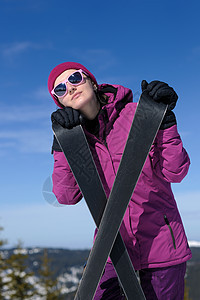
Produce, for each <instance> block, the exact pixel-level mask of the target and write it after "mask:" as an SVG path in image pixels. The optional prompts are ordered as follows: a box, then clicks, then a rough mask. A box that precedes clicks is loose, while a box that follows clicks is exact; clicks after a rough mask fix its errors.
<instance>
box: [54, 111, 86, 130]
mask: <svg viewBox="0 0 200 300" xmlns="http://www.w3.org/2000/svg"><path fill="white" fill-rule="evenodd" d="M80 116H81V114H80V112H79V111H78V110H76V109H73V108H71V107H65V108H62V109H58V110H56V111H54V112H53V113H52V114H51V121H52V123H54V122H57V123H59V124H60V125H61V126H62V127H64V128H67V129H71V128H73V127H75V126H77V125H80V124H81V118H80Z"/></svg>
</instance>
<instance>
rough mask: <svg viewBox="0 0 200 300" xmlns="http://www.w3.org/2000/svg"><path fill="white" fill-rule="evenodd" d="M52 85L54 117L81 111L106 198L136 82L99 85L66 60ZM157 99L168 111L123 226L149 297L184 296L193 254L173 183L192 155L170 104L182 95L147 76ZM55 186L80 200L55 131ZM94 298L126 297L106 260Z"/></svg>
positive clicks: (65, 120)
mask: <svg viewBox="0 0 200 300" xmlns="http://www.w3.org/2000/svg"><path fill="white" fill-rule="evenodd" d="M48 89H49V92H50V94H51V96H52V98H53V100H54V101H55V103H56V104H57V105H58V106H59V107H60V109H58V110H57V111H56V112H54V113H53V114H52V116H51V119H52V122H55V121H56V122H59V123H60V124H61V125H62V126H63V127H66V128H72V127H74V126H77V125H78V124H80V115H82V116H83V117H84V120H85V123H84V125H83V128H84V131H85V134H86V137H87V140H88V143H89V146H90V149H91V152H92V155H93V158H94V160H95V163H96V166H97V169H98V172H99V175H100V177H101V181H102V183H103V186H104V189H105V192H106V195H107V197H108V196H109V193H110V191H111V188H112V185H113V182H114V179H115V175H116V172H117V169H118V166H119V163H120V159H121V156H122V153H123V149H124V146H125V143H126V139H127V137H128V133H129V130H130V126H131V123H132V120H133V117H134V113H135V109H136V106H137V104H136V103H133V97H132V92H131V90H130V89H128V88H125V87H123V86H120V85H109V84H102V85H98V83H97V81H96V78H95V77H94V75H93V74H92V73H91V72H90V71H89V70H88V69H86V68H85V67H84V66H83V65H81V64H79V63H74V62H66V63H62V64H60V65H58V66H56V67H55V68H54V69H53V70H52V71H51V73H50V75H49V79H48ZM143 90H147V91H148V92H149V95H150V96H151V97H152V99H153V100H154V101H160V102H164V103H168V105H169V106H168V107H169V108H168V111H167V113H166V115H165V117H164V120H163V122H162V124H161V126H160V130H159V132H158V134H157V136H156V138H155V140H154V143H153V145H152V148H151V151H150V153H149V155H148V158H147V160H146V162H145V165H144V168H143V171H142V174H141V176H140V178H139V180H138V183H137V185H136V188H135V191H134V194H133V195H132V198H131V201H130V203H129V206H128V208H127V211H126V213H125V216H124V219H123V223H122V225H121V228H120V232H121V235H122V237H123V239H124V242H125V244H126V247H127V250H128V252H129V255H130V258H131V260H132V263H133V266H134V268H135V269H136V270H139V275H140V280H141V285H142V288H143V291H144V293H145V296H146V298H147V299H162V300H163V299H176V300H178V299H183V296H184V275H185V270H186V261H187V260H188V259H190V258H191V251H190V249H189V247H188V243H187V238H186V235H185V232H184V228H183V224H182V221H181V218H180V215H179V212H178V209H177V205H176V202H175V199H174V196H173V193H172V190H171V183H172V182H180V181H181V180H182V179H183V178H184V177H185V176H186V174H187V172H188V168H189V164H190V161H189V157H188V155H187V153H186V151H185V149H184V148H183V145H182V141H181V138H180V136H179V134H178V132H177V126H176V118H175V115H174V113H173V112H172V109H173V108H174V107H175V105H176V101H177V99H178V96H177V94H176V93H175V91H174V90H173V89H172V88H171V87H169V86H168V85H167V84H166V83H164V82H160V81H152V82H151V83H149V84H148V83H147V82H146V81H145V80H143V81H142V91H143ZM52 151H53V154H54V161H55V162H54V171H53V175H52V178H53V192H54V194H55V195H56V197H57V200H58V201H59V202H60V203H62V204H76V203H77V202H79V201H80V200H81V199H82V195H81V192H80V190H79V187H78V185H77V183H76V180H75V178H74V176H73V174H72V172H71V170H70V167H69V165H68V163H67V161H66V159H65V157H64V154H63V153H62V151H61V149H60V147H59V145H58V143H57V141H56V139H55V138H54V142H53V146H52ZM95 299H124V296H123V293H122V290H121V288H120V286H119V283H118V279H117V276H116V273H115V271H114V268H113V266H112V264H111V261H110V260H108V262H107V265H106V268H105V270H104V274H103V276H102V278H101V281H100V284H99V286H98V289H97V292H96V295H95Z"/></svg>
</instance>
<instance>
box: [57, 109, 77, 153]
mask: <svg viewBox="0 0 200 300" xmlns="http://www.w3.org/2000/svg"><path fill="white" fill-rule="evenodd" d="M51 121H52V123H54V122H58V123H59V124H60V125H61V126H63V127H64V128H68V129H71V128H73V127H75V126H77V125H80V124H81V123H82V122H83V118H82V116H81V114H80V112H79V111H78V110H76V109H73V108H71V107H65V108H62V109H58V110H56V111H55V112H53V113H52V114H51ZM53 151H59V152H62V150H61V148H60V146H59V144H58V141H57V139H56V137H55V136H54V140H53V145H52V151H51V153H53Z"/></svg>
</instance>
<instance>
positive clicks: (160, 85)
mask: <svg viewBox="0 0 200 300" xmlns="http://www.w3.org/2000/svg"><path fill="white" fill-rule="evenodd" d="M141 87H142V91H144V90H147V91H148V92H149V96H151V97H152V99H153V100H154V101H156V102H163V103H165V104H168V109H169V110H172V109H174V107H175V106H176V102H177V100H178V95H177V94H176V92H175V91H174V89H173V88H172V87H170V86H169V85H168V84H167V83H165V82H162V81H158V80H154V81H151V82H150V83H148V82H147V81H146V80H142V83H141Z"/></svg>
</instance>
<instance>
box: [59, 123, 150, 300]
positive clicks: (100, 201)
mask: <svg viewBox="0 0 200 300" xmlns="http://www.w3.org/2000/svg"><path fill="white" fill-rule="evenodd" d="M53 131H54V133H55V136H56V138H57V140H58V142H59V144H60V146H61V148H62V150H63V152H64V154H65V157H66V159H67V161H68V163H69V165H70V167H71V170H72V172H73V174H74V176H75V178H76V181H77V183H78V185H79V188H80V190H81V192H82V195H83V196H84V198H85V201H86V203H87V205H88V207H89V210H90V212H91V214H92V216H93V219H94V221H95V223H96V225H97V227H98V226H99V224H100V221H101V217H102V215H103V212H104V209H105V206H106V203H107V197H106V194H105V191H104V188H103V186H102V183H101V180H100V177H99V174H98V171H97V169H96V165H95V163H94V160H93V157H92V154H91V152H90V149H89V146H88V143H87V140H86V137H85V134H84V131H83V129H82V127H81V126H76V127H74V128H73V129H70V130H68V129H65V128H63V127H62V126H60V125H59V124H57V123H54V124H53ZM110 257H111V260H112V263H113V265H114V267H115V270H116V272H117V275H118V278H119V280H120V283H121V285H122V287H123V290H124V293H125V295H126V297H127V299H133V295H134V296H135V297H136V299H138V300H144V299H145V297H144V294H143V291H142V289H141V287H140V285H139V282H138V279H137V276H136V274H135V271H134V268H133V265H132V262H131V260H130V258H129V255H128V252H127V249H126V246H125V245H124V242H123V240H122V238H121V235H120V233H118V235H117V238H116V241H115V243H114V246H113V249H112V251H111V254H110ZM88 299H89V298H88Z"/></svg>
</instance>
